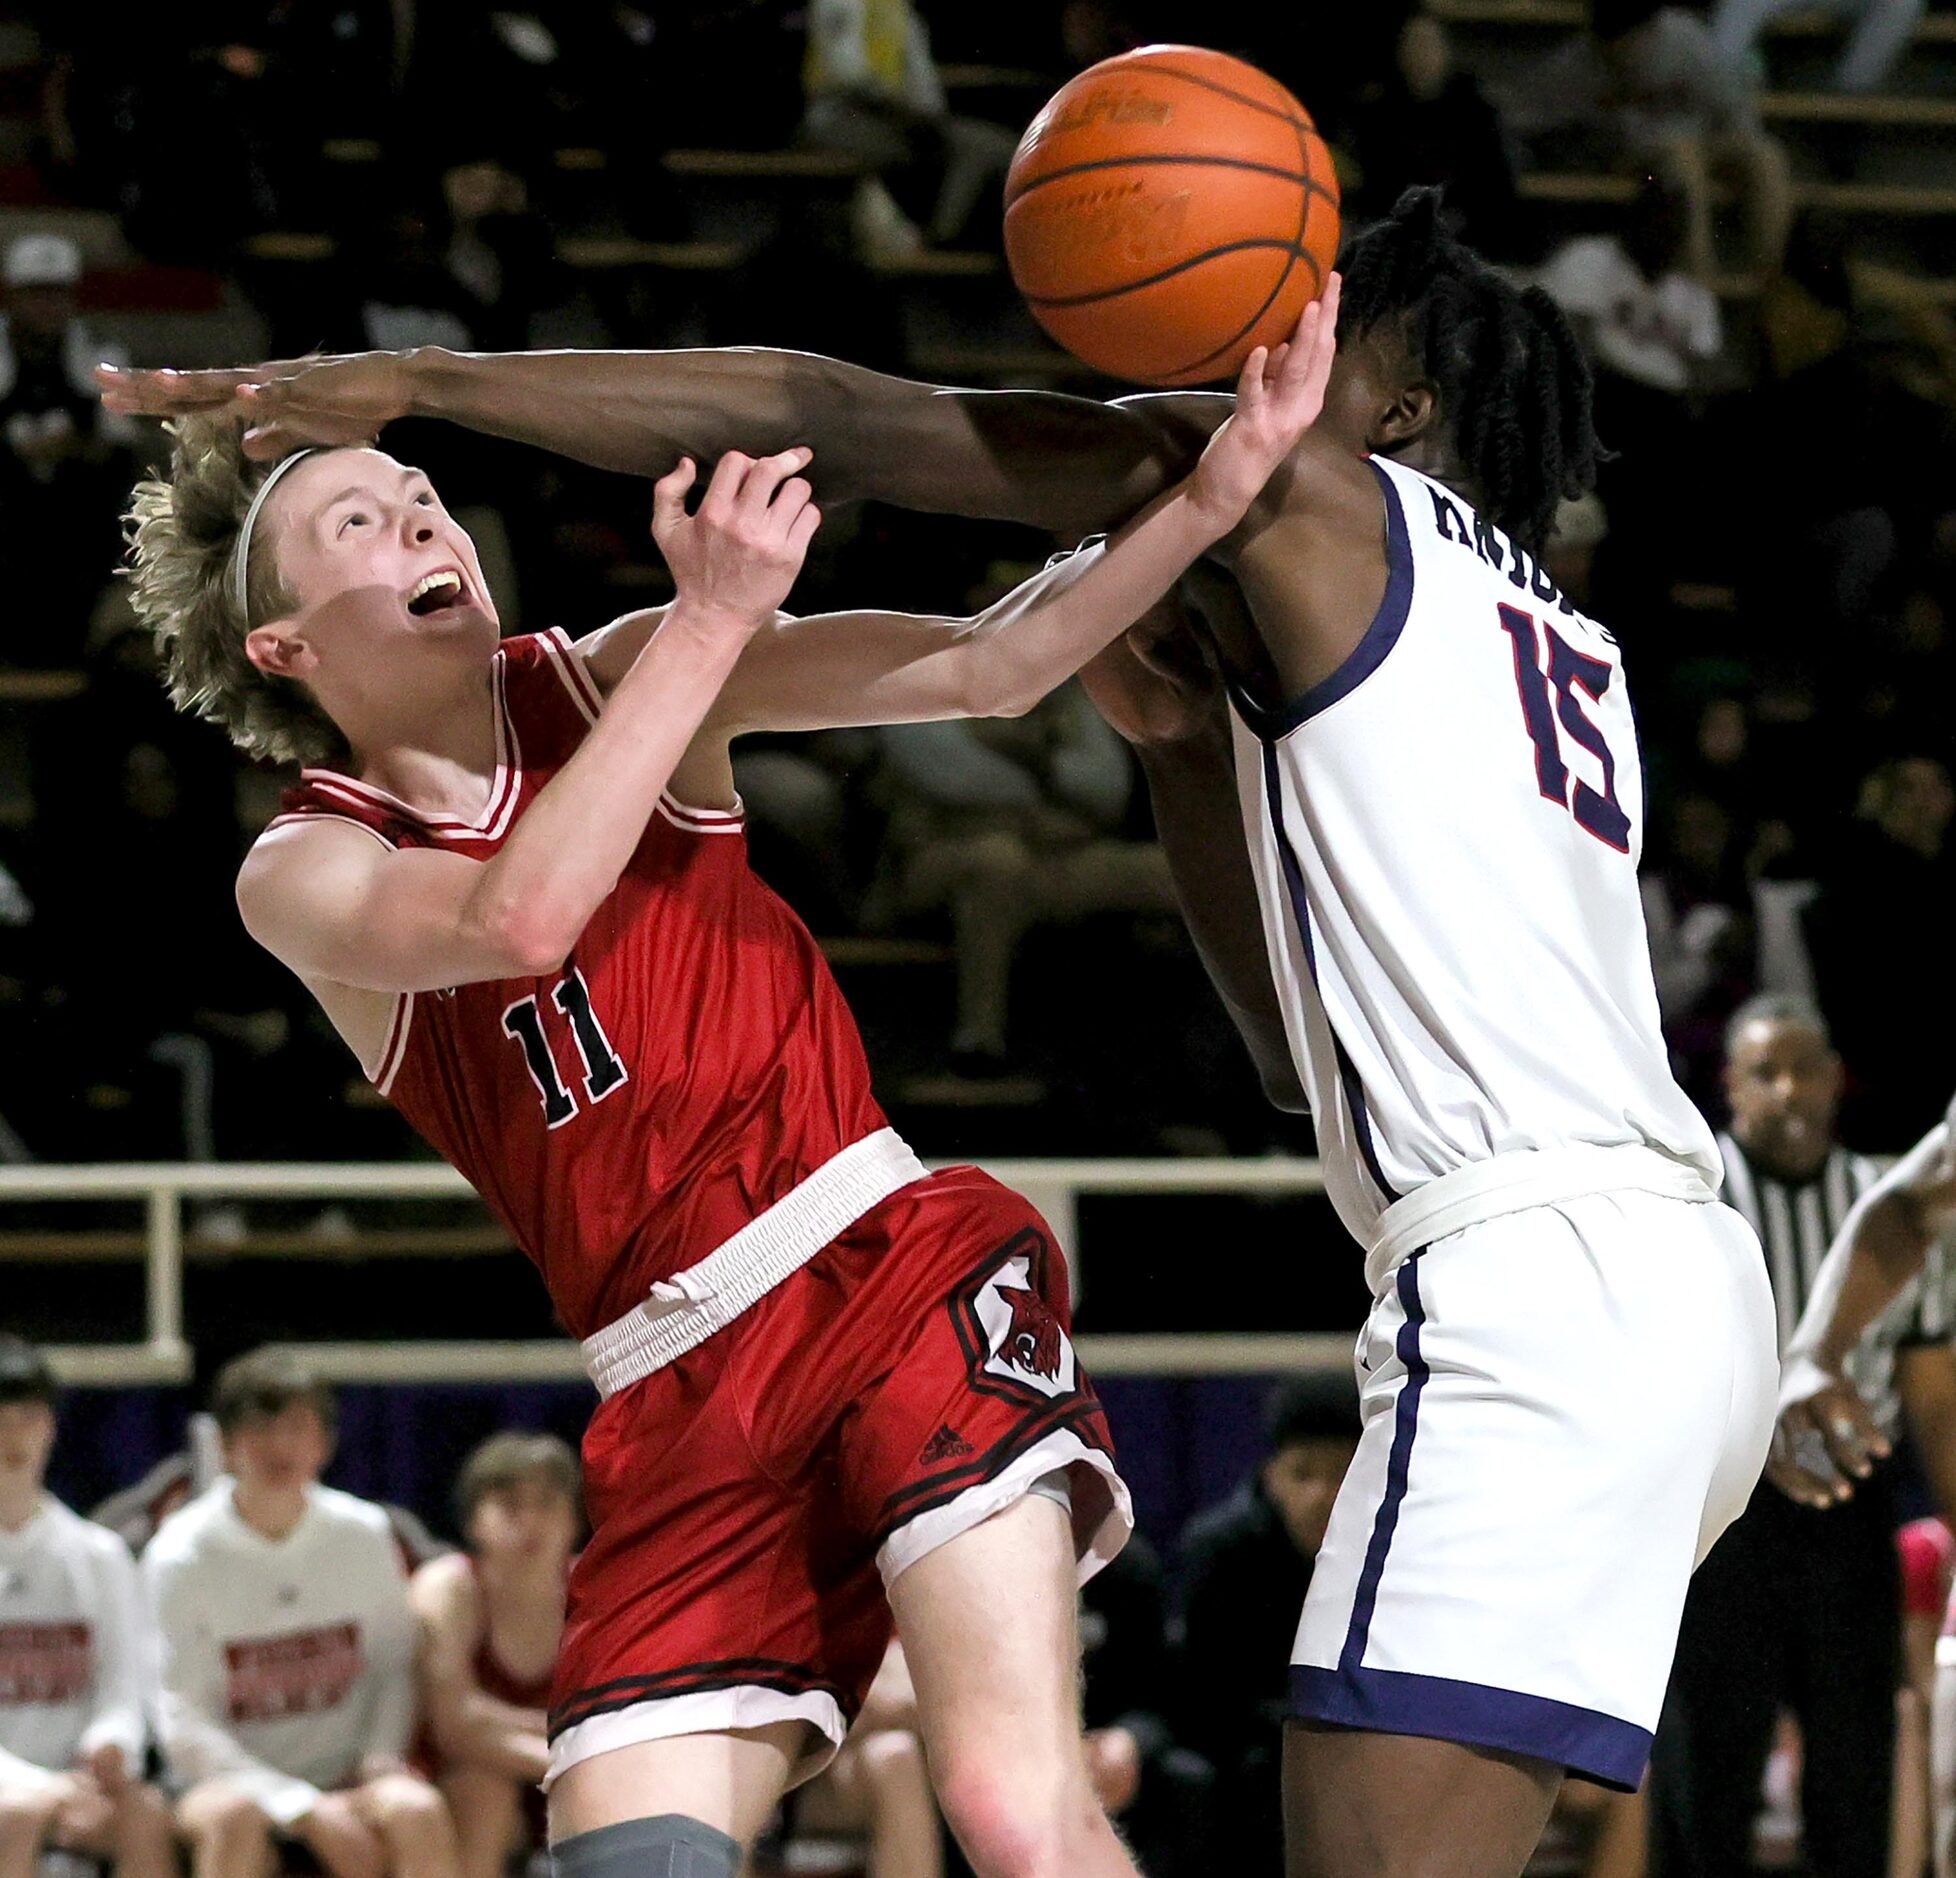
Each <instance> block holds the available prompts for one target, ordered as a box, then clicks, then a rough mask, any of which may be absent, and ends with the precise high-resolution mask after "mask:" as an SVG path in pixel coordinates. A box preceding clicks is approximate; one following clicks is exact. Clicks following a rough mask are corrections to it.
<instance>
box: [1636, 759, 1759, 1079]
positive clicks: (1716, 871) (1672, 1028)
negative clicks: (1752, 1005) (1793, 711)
mask: <svg viewBox="0 0 1956 1878" xmlns="http://www.w3.org/2000/svg"><path fill="white" fill-rule="evenodd" d="M1745 860H1746V857H1745V844H1744V837H1743V835H1742V834H1741V833H1740V831H1739V830H1738V829H1737V828H1736V827H1735V826H1734V823H1733V818H1732V815H1731V813H1730V811H1729V810H1727V809H1726V808H1725V807H1724V806H1723V805H1721V804H1720V803H1718V802H1716V801H1714V800H1713V799H1712V798H1711V797H1710V796H1708V795H1702V794H1700V793H1698V792H1697V791H1695V790H1689V791H1686V792H1684V793H1682V794H1680V795H1679V796H1678V797H1677V799H1676V800H1675V801H1674V802H1673V803H1672V804H1671V805H1670V808H1669V811H1668V813H1667V814H1666V815H1665V816H1664V818H1663V822H1662V824H1661V826H1660V834H1659V838H1658V839H1657V840H1656V841H1654V842H1652V844H1651V852H1650V853H1649V854H1648V856H1647V857H1646V860H1645V863H1644V867H1643V872H1642V876H1641V878H1640V881H1639V887H1640V889H1641V892H1642V895H1643V903H1644V924H1645V926H1646V928H1647V930H1648V932H1649V935H1650V962H1651V972H1652V975H1653V976H1654V977H1655V979H1656V981H1657V1003H1658V1008H1659V1010H1660V1011H1661V1012H1662V1014H1663V1019H1664V1037H1665V1041H1666V1042H1667V1043H1669V1044H1670V1046H1671V1057H1672V1061H1673V1063H1674V1064H1675V1066H1676V1067H1677V1070H1678V1077H1679V1080H1680V1081H1681V1082H1682V1083H1683V1084H1684V1086H1685V1088H1686V1090H1687V1091H1688V1092H1689V1093H1690V1094H1691V1096H1692V1098H1693V1099H1694V1100H1695V1101H1699V1102H1708V1101H1710V1100H1711V1099H1712V1097H1713V1096H1714V1095H1715V1093H1716V1090H1717V1084H1718V1073H1719V1068H1720V1065H1721V1063H1722V1060H1723V1056H1724V1047H1725V1025H1726V1022H1727V1020H1728V1019H1729V1018H1730V1017H1731V1015H1732V1013H1733V1012H1734V1011H1736V1010H1737V1009H1738V1008H1739V1006H1740V1005H1741V1004H1743V1003H1744V1002H1745V1000H1746V999H1747V998H1748V997H1750V996H1751V995H1752V993H1753V992H1754V991H1756V990H1757V989H1758V988H1759V985H1758V977H1759V973H1758V944H1757V928H1756V926H1755V923H1754V918H1753V910H1752V893H1751V888H1750V886H1749V885H1748V883H1747V880H1746V868H1745Z"/></svg>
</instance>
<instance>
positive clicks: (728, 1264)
mask: <svg viewBox="0 0 1956 1878" xmlns="http://www.w3.org/2000/svg"><path fill="white" fill-rule="evenodd" d="M928 1172H929V1170H928V1169H927V1168H926V1167H925V1166H924V1164H923V1162H922V1161H920V1160H918V1158H917V1157H916V1155H914V1154H913V1153H911V1151H910V1148H909V1145H908V1143H906V1142H905V1141H904V1139H903V1138H902V1136H900V1135H899V1134H898V1133H897V1132H896V1130H895V1129H894V1128H882V1129H879V1130H878V1131H877V1132H876V1133H875V1134H873V1135H865V1136H864V1137H863V1138H862V1140H860V1141H858V1142H854V1143H852V1144H851V1145H850V1146H849V1147H846V1148H844V1149H843V1150H842V1152H841V1153H840V1154H837V1155H834V1156H832V1157H831V1158H830V1159H828V1160H826V1161H824V1162H823V1163H822V1165H821V1166H820V1167H818V1168H817V1169H816V1170H815V1171H814V1172H813V1173H812V1174H810V1175H809V1176H808V1178H807V1179H806V1180H804V1181H803V1182H802V1183H801V1185H800V1186H798V1187H796V1188H794V1189H793V1191H792V1192H789V1193H785V1194H783V1195H782V1196H781V1198H780V1199H778V1200H777V1201H775V1203H774V1204H773V1205H772V1206H771V1207H769V1208H768V1209H767V1211H766V1212H764V1213H759V1214H756V1215H755V1217H754V1218H752V1219H750V1220H749V1221H748V1222H747V1224H746V1225H744V1226H743V1227H741V1229H740V1230H739V1231H738V1232H737V1233H735V1234H734V1236H733V1237H732V1238H731V1239H729V1240H727V1241H726V1243H725V1244H723V1245H718V1246H715V1247H714V1249H713V1250H712V1251H711V1252H709V1253H708V1254H707V1255H706V1257H705V1258H703V1259H701V1260H700V1261H699V1262H698V1263H697V1264H695V1265H689V1266H687V1268H686V1269H685V1270H684V1271H683V1272H675V1273H674V1274H673V1276H672V1277H671V1279H669V1280H667V1281H664V1282H662V1283H660V1284H656V1285H654V1286H653V1287H652V1295H651V1296H650V1297H649V1298H647V1299H646V1300H645V1302H644V1303H643V1304H641V1305H638V1306H636V1307H635V1308H634V1309H632V1310H629V1311H627V1312H626V1313H625V1315H624V1316H623V1317H621V1318H619V1320H618V1321H617V1322H616V1323H615V1324H607V1325H606V1326H605V1327H604V1329H602V1330H600V1331H598V1332H597V1333H596V1334H595V1335H593V1336H589V1337H586V1338H585V1339H584V1345H583V1349H584V1367H585V1369H586V1370H587V1371H588V1372H589V1374H590V1377H591V1380H592V1382H594V1383H595V1384H596V1385H597V1389H598V1393H599V1394H600V1395H605V1396H610V1395H616V1394H617V1393H618V1391H619V1390H620V1389H624V1388H627V1387H629V1386H630V1385H631V1384H632V1383H635V1382H640V1381H642V1380H643V1379H644V1378H645V1377H647V1376H650V1375H651V1374H652V1373H653V1372H654V1371H655V1370H660V1369H663V1368H664V1367H665V1366H666V1365H667V1364H668V1363H670V1362H672V1361H673V1360H674V1359H675V1358H677V1357H681V1356H684V1355H685V1354H686V1352H687V1351H688V1350H691V1349H696V1348H697V1347H698V1346H699V1345H700V1344H702V1343H704V1342H705V1341H706V1340H707V1338H708V1337H710V1336H712V1335H713V1334H714V1333H715V1332H716V1331H720V1330H724V1329H726V1327H727V1326H728V1325H729V1324H731V1323H732V1322H733V1320H734V1319H735V1318H736V1317H738V1316H739V1315H740V1314H741V1312H742V1311H744V1310H747V1309H748V1308H749V1307H750V1306H752V1305H754V1304H757V1303H759V1302H760V1300H761V1299H762V1298H764V1297H766V1296H767V1294H768V1293H769V1292H770V1291H772V1290H773V1289H774V1287H775V1286H776V1285H778V1284H779V1283H780V1282H781V1281H782V1280H783V1279H784V1278H786V1277H788V1276H789V1274H790V1273H792V1272H796V1271H799V1270H800V1269H801V1267H802V1266H804V1265H806V1264H807V1263H808V1261H809V1260H810V1259H812V1258H813V1257H814V1256H815V1254H816V1253H818V1252H819V1251H821V1249H822V1248H823V1247H824V1246H825V1245H828V1244H829V1243H830V1242H831V1241H832V1240H834V1239H836V1238H838V1237H839V1236H840V1235H841V1234H842V1233H844V1232H846V1231H847V1230H848V1229H849V1228H850V1227H851V1226H853V1225H854V1224H855V1223H856V1221H857V1220H859V1219H861V1218H862V1216H863V1215H864V1214H865V1213H867V1212H868V1211H869V1209H870V1208H871V1207H872V1206H875V1205H876V1204H877V1203H878V1202H879V1201H881V1200H887V1199H888V1198H889V1197H890V1195H891V1194H893V1193H895V1192H896V1191H897V1189H898V1188H899V1187H907V1186H909V1185H910V1183H911V1182H912V1181H913V1180H922V1179H923V1178H924V1176H925V1174H926V1173H928Z"/></svg>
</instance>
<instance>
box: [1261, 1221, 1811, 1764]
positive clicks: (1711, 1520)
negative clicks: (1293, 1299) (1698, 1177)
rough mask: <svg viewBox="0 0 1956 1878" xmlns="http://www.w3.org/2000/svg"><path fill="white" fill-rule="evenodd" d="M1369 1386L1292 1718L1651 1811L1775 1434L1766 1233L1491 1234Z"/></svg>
mask: <svg viewBox="0 0 1956 1878" xmlns="http://www.w3.org/2000/svg"><path fill="white" fill-rule="evenodd" d="M1358 1366H1359V1391H1360V1397H1361V1403H1362V1408H1363V1414H1364V1431H1363V1433H1362V1435H1361V1437H1360V1440H1359V1446H1358V1454H1357V1457H1356V1459H1355V1460H1354V1461H1353V1464H1352V1468H1351V1471H1350V1473H1349V1474H1348V1475H1347V1476H1346V1478H1345V1483H1344V1486H1343V1488H1342V1489H1341V1490H1340V1492H1339V1495H1338V1500H1337V1503H1336V1505H1335V1507H1334V1509H1333V1511H1332V1516H1331V1526H1330V1531H1329V1533H1328V1534H1327V1535H1326V1539H1325V1544H1324V1549H1323V1550H1322V1551H1321V1552H1320V1554H1319V1555H1318V1562H1317V1570H1316V1573H1315V1575H1314V1576H1313V1578H1312V1581H1311V1589H1310V1593H1309V1595H1308V1596H1307V1598H1306V1599H1305V1602H1304V1617H1303V1621H1302V1623H1301V1624H1300V1626H1299V1628H1298V1633H1297V1646H1296V1648H1295V1650H1294V1651H1293V1652H1292V1659H1291V1660H1292V1667H1291V1691H1290V1694H1291V1700H1290V1712H1291V1714H1292V1716H1293V1717H1295V1718H1296V1719H1297V1720H1300V1721H1307V1722H1320V1723H1332V1724H1337V1725H1342V1726H1346V1727H1353V1728H1365V1729H1373V1730H1377V1731H1379V1732H1382V1733H1387V1734H1406V1735H1425V1736H1437V1737H1440V1738H1442V1739H1445V1740H1452V1741H1462V1742H1468V1743H1472V1744H1474V1745H1477V1746H1481V1747H1488V1748H1495V1749H1502V1750H1506V1751H1508V1752H1511V1753H1516V1754H1525V1755H1532V1756H1535V1757H1538V1758H1540V1759H1542V1760H1546V1761H1553V1762H1556V1763H1558V1764H1560V1765H1562V1766H1564V1767H1566V1768H1568V1769H1569V1770H1570V1771H1571V1772H1573V1773H1577V1774H1582V1775H1585V1776H1587V1777H1588V1778H1590V1779H1592V1780H1596V1781H1600V1782H1602V1783H1603V1784H1604V1785H1607V1786H1613V1787H1621V1788H1625V1789H1628V1788H1634V1787H1635V1786H1636V1785H1637V1783H1638V1781H1639V1780H1640V1779H1641V1778H1642V1776H1643V1770H1644V1764H1645V1761H1646V1759H1647V1757H1648V1755H1649V1752H1650V1741H1651V1735H1652V1733H1653V1731H1654V1730H1655V1729H1656V1726H1657V1717H1658V1711H1659V1709H1660V1708H1661V1706H1662V1704H1663V1699H1664V1685H1665V1681H1666V1679H1667V1678H1668V1676H1669V1674H1670V1667H1671V1656H1672V1652H1673V1651H1674V1649H1675V1648H1676V1644H1677V1633H1678V1618H1679V1615H1680V1613H1681V1612H1682V1610H1683V1608H1684V1593H1685V1586H1686V1584H1687V1582H1688V1580H1689V1579H1690V1576H1691V1573H1692V1572H1693V1570H1694V1569H1696V1567H1697V1565H1698V1563H1699V1561H1700V1560H1702V1559H1703V1558H1704V1556H1705V1554H1706V1552H1707V1551H1708V1550H1710V1548H1711V1544H1712V1541H1713V1540H1714V1539H1716V1538H1717V1537H1718V1535H1719V1534H1720V1533H1721V1532H1722V1531H1723V1530H1724V1529H1725V1527H1726V1526H1727V1525H1728V1524H1729V1523H1730V1522H1731V1521H1732V1520H1733V1519H1734V1518H1735V1517H1736V1516H1737V1515H1738V1514H1739V1512H1740V1511H1741V1510H1742V1509H1743V1508H1744V1506H1745V1503H1746V1498H1747V1496H1748V1495H1749V1494H1750V1493H1751V1491H1752V1488H1753V1485H1754V1483H1755V1482H1756V1481H1757V1480H1758V1478H1759V1474H1760V1470H1761V1468H1762V1467H1763V1466H1764V1465H1765V1459H1766V1446H1767V1442H1768V1440H1769V1438H1770V1436H1771V1433H1772V1426H1773V1412H1774V1403H1775V1395H1776V1390H1777V1384H1778V1373H1779V1365H1778V1360H1777V1355H1776V1331H1775V1319H1774V1313H1773V1303H1772V1294H1771V1291H1770V1289H1769V1287H1768V1285H1767V1281H1766V1270H1765V1261H1764V1259H1763V1257H1762V1256H1761V1254H1760V1250H1759V1242H1758V1241H1757V1239H1755V1238H1754V1236H1753V1234H1752V1230H1751V1228H1750V1227H1748V1226H1747V1225H1746V1223H1745V1222H1744V1220H1742V1219H1741V1218H1740V1217H1739V1215H1738V1214H1737V1213H1735V1212H1733V1211H1732V1210H1731V1209H1730V1208H1729V1207H1726V1206H1722V1205H1719V1204H1716V1203H1710V1202H1705V1203H1693V1202H1691V1201H1686V1200H1678V1199H1671V1198H1666V1197H1660V1196H1658V1195H1655V1194H1650V1193H1642V1192H1636V1191H1628V1192H1612V1193H1597V1194H1585V1195H1583V1196H1581V1197H1579V1198H1577V1199H1573V1200H1568V1201H1564V1202H1561V1203H1558V1204H1556V1205H1551V1206H1536V1207H1531V1208H1528V1209H1527V1210H1525V1211H1522V1212H1515V1213H1509V1214H1506V1215H1505V1216H1503V1217H1501V1218H1498V1219H1491V1220H1488V1221H1486V1222H1484V1223H1482V1224H1479V1225H1474V1226H1469V1227H1467V1228H1466V1229H1465V1230H1463V1231H1460V1232H1455V1233H1453V1234H1451V1235H1450V1236H1448V1237H1446V1238H1443V1239H1440V1240H1437V1241H1436V1242H1434V1243H1433V1244H1432V1245H1429V1246H1428V1247H1426V1248H1425V1249H1424V1250H1423V1251H1420V1252H1417V1253H1415V1254H1413V1255H1412V1256H1411V1257H1410V1258H1408V1259H1406V1260H1405V1261H1404V1263H1402V1264H1401V1265H1400V1266H1399V1267H1398V1269H1397V1271H1395V1272H1394V1273H1392V1274H1391V1275H1390V1276H1389V1278H1388V1279H1387V1281H1386V1284H1385V1288H1384V1290H1383V1293H1382V1295H1381V1296H1380V1297H1379V1298H1378V1300H1377V1302H1376V1303H1375V1304H1374V1306H1373V1309H1372V1312H1371V1316H1370V1318H1369V1319H1368V1321H1367V1323H1366V1326H1365V1329H1364V1331H1363V1332H1362V1333H1361V1335H1360V1338H1359V1346H1358Z"/></svg>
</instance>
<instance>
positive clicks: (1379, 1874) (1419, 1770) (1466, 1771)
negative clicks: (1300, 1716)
mask: <svg viewBox="0 0 1956 1878" xmlns="http://www.w3.org/2000/svg"><path fill="white" fill-rule="evenodd" d="M1561 1785H1562V1769H1561V1768H1560V1767H1556V1766H1552V1765H1550V1764H1549V1763H1547V1762H1545V1761H1540V1760H1534V1759H1529V1758H1525V1757H1523V1756H1519V1755H1507V1754H1500V1753H1495V1752H1491V1751H1489V1750H1487V1749H1485V1748H1477V1747H1469V1746H1465V1745H1463V1744H1462V1743H1459V1742H1455V1741H1434V1740H1416V1739H1410V1738H1407V1737H1404V1736H1394V1735H1376V1734H1361V1733H1354V1732H1351V1731H1348V1730H1343V1729H1316V1728H1310V1727H1301V1726H1298V1725H1296V1724H1293V1725H1292V1726H1291V1727H1290V1728H1289V1729H1287V1730H1286V1731H1285V1737H1284V1841H1285V1869H1286V1871H1287V1873H1288V1875H1289V1878H1388V1874H1389V1875H1390V1878H1516V1874H1518V1873H1519V1872H1520V1871H1521V1868H1522V1867H1523V1865H1525V1864H1526V1863H1527V1862H1528V1855H1529V1854H1530V1853H1531V1852H1532V1851H1534V1849H1535V1842H1536V1841H1537V1840H1538V1839H1539V1838H1540V1837H1541V1836H1542V1828H1543V1826H1544V1825H1546V1824H1547V1823H1548V1816H1549V1809H1550V1808H1551V1807H1552V1806H1553V1805H1554V1804H1555V1796H1556V1792H1557V1790H1558V1789H1559V1788H1560V1787H1561Z"/></svg>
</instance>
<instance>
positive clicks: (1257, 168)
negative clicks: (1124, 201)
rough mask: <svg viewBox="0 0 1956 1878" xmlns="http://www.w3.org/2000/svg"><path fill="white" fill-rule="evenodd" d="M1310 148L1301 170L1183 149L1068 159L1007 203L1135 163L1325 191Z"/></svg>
mask: <svg viewBox="0 0 1956 1878" xmlns="http://www.w3.org/2000/svg"><path fill="white" fill-rule="evenodd" d="M1309 161H1310V156H1309V151H1308V149H1307V150H1306V152H1305V163H1306V167H1305V168H1304V170H1303V171H1302V172H1299V171H1297V170H1287V169H1285V168H1284V167H1283V165H1282V164H1280V163H1254V162H1252V161H1250V159H1249V158H1247V157H1233V156H1190V155H1188V154H1186V153H1183V152H1174V151H1171V152H1163V153H1157V152H1152V151H1139V152H1136V153H1135V154H1134V155H1132V156H1111V157H1088V158H1086V159H1085V160H1083V161H1081V162H1079V163H1069V164H1067V165H1066V166H1065V168H1063V169H1057V170H1049V171H1048V172H1047V173H1046V174H1045V175H1044V176H1035V177H1034V178H1033V179H1032V180H1031V181H1030V182H1029V183H1026V184H1023V185H1022V186H1021V188H1020V190H1019V193H1018V194H1017V195H1015V196H1010V197H1008V198H1007V199H1006V203H1005V206H1006V207H1007V208H1008V209H1015V208H1017V207H1018V206H1019V204H1020V203H1021V202H1023V201H1024V200H1025V199H1026V197H1028V196H1029V195H1031V194H1032V192H1033V191H1034V190H1035V189H1044V188H1045V187H1046V185H1047V184H1048V183H1058V182H1064V181H1065V180H1066V179H1067V178H1068V177H1069V176H1086V175H1090V174H1092V173H1093V172H1095V171H1098V170H1124V169H1129V168H1132V167H1135V166H1149V165H1152V166H1155V167H1160V166H1162V165H1165V164H1171V163H1195V164H1200V165H1201V166H1203V167H1204V168H1207V169H1218V170H1248V171H1250V172H1251V174H1252V175H1256V176H1269V177H1273V178H1274V179H1275V180H1276V181H1278V182H1280V183H1296V184H1298V185H1299V186H1300V187H1304V188H1310V187H1316V188H1317V189H1319V190H1320V191H1323V189H1324V185H1323V184H1322V183H1320V182H1318V180H1317V178H1316V177H1315V176H1313V175H1312V174H1311V171H1310V168H1309Z"/></svg>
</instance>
